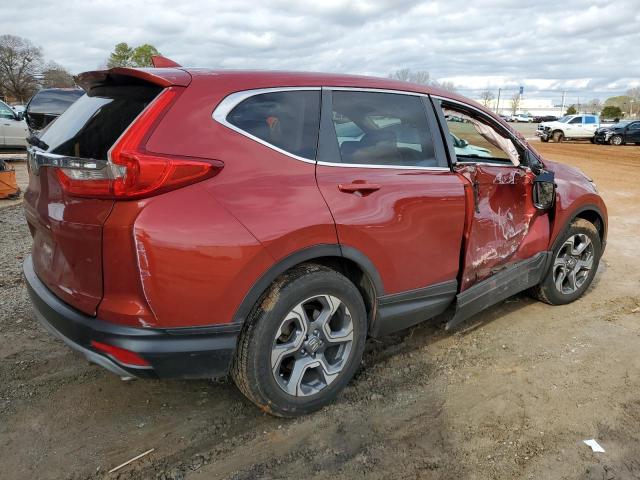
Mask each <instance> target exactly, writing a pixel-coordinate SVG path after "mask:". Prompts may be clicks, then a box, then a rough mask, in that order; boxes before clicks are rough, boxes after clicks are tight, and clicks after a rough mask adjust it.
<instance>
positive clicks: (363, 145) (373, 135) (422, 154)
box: [333, 91, 439, 167]
mask: <svg viewBox="0 0 640 480" xmlns="http://www.w3.org/2000/svg"><path fill="white" fill-rule="evenodd" d="M333 124H334V127H335V130H336V135H337V137H338V144H339V146H340V154H341V157H342V163H353V164H365V165H367V164H368V165H398V166H419V167H437V166H439V165H438V162H437V161H436V158H435V153H434V149H433V139H432V137H431V132H430V131H429V127H428V125H427V118H426V115H425V112H424V107H423V105H422V101H421V99H420V98H419V97H415V96H411V95H398V94H393V93H372V92H340V91H335V92H333Z"/></svg>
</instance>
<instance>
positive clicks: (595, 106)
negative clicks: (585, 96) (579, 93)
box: [585, 98, 602, 114]
mask: <svg viewBox="0 0 640 480" xmlns="http://www.w3.org/2000/svg"><path fill="white" fill-rule="evenodd" d="M585 109H586V111H587V113H593V114H596V113H599V112H600V110H602V102H601V101H600V99H598V98H594V99H592V100H589V101H588V102H587V104H586V105H585Z"/></svg>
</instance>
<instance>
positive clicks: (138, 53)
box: [107, 42, 160, 68]
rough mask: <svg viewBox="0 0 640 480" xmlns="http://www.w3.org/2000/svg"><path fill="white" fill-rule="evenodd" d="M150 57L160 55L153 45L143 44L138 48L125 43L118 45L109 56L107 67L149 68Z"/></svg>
mask: <svg viewBox="0 0 640 480" xmlns="http://www.w3.org/2000/svg"><path fill="white" fill-rule="evenodd" d="M152 55H160V52H158V49H157V48H156V47H154V46H153V45H150V44H148V43H145V44H144V45H140V46H138V47H135V48H133V47H130V46H129V45H128V44H127V43H126V42H121V43H118V44H117V45H116V46H115V48H114V49H113V52H111V54H110V55H109V59H108V60H107V66H108V67H109V68H113V67H151V66H153V64H152V63H151V56H152Z"/></svg>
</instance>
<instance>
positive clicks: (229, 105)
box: [211, 87, 321, 164]
mask: <svg viewBox="0 0 640 480" xmlns="http://www.w3.org/2000/svg"><path fill="white" fill-rule="evenodd" d="M320 90H321V87H273V88H256V89H252V90H242V91H240V92H235V93H231V94H229V95H227V96H226V97H224V98H223V99H222V101H221V102H220V103H219V104H218V106H217V107H216V108H215V109H214V110H213V113H212V115H211V116H212V117H213V119H214V120H215V121H216V122H218V123H219V124H221V125H224V126H225V127H227V128H230V129H231V130H233V131H234V132H238V133H239V134H241V135H244V136H245V137H247V138H250V139H251V140H254V141H256V142H258V143H260V144H262V145H264V146H265V147H269V148H270V149H272V150H275V151H276V152H279V153H281V154H283V155H286V156H288V157H291V158H294V159H296V160H300V161H301V162H305V163H314V164H315V163H316V161H315V159H311V158H305V157H300V156H298V155H295V154H293V153H290V152H287V151H286V150H283V149H282V148H280V147H276V146H275V145H273V144H271V143H269V142H267V141H265V140H263V139H261V138H258V137H256V136H255V135H252V134H250V133H249V132H247V131H246V130H242V129H241V128H240V127H237V126H235V125H233V124H232V123H231V122H229V121H228V120H227V116H228V115H229V113H231V110H233V109H234V108H235V107H236V106H238V105H239V104H240V103H241V102H243V101H244V100H246V99H247V98H251V97H254V96H256V95H261V94H264V93H277V92H300V91H315V92H319V91H320Z"/></svg>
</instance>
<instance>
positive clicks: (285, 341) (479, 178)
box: [24, 60, 607, 416]
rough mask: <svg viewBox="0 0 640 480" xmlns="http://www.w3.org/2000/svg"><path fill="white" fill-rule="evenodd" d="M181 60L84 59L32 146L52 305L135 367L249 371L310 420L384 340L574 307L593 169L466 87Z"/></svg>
mask: <svg viewBox="0 0 640 480" xmlns="http://www.w3.org/2000/svg"><path fill="white" fill-rule="evenodd" d="M161 62H162V64H163V65H165V67H164V68H150V69H129V68H114V69H111V70H106V71H97V72H88V73H84V74H81V75H80V76H79V83H80V84H81V85H82V87H83V88H84V90H85V92H86V94H85V95H84V96H82V97H81V98H80V99H79V100H78V101H77V102H75V103H74V104H73V105H72V106H71V107H70V108H69V109H68V110H67V111H66V112H65V113H64V114H63V115H61V116H60V117H59V118H58V119H57V120H56V121H55V122H53V123H52V124H51V125H49V126H48V128H47V129H46V130H44V131H43V132H42V133H41V134H40V136H39V138H37V139H32V140H31V141H32V143H33V145H32V146H31V147H30V149H29V171H30V183H29V188H28V191H27V192H26V194H25V213H26V217H27V221H28V224H29V228H30V230H31V234H32V235H33V251H32V255H31V256H30V257H29V258H27V259H26V261H25V263H24V272H25V276H26V279H27V282H28V286H29V292H30V294H31V297H32V300H33V303H34V305H35V309H36V312H37V313H38V317H39V318H40V320H41V321H42V322H43V323H44V325H45V326H46V327H47V328H48V329H49V330H50V331H51V332H52V333H54V334H56V335H58V336H60V337H61V338H62V339H63V340H64V341H65V342H66V343H67V344H68V345H69V346H71V347H72V348H74V349H76V350H78V351H80V352H81V353H83V354H84V355H85V356H86V357H87V358H88V359H89V360H91V361H93V362H95V363H97V364H99V365H101V366H103V367H105V368H107V369H108V370H110V371H112V372H114V373H116V374H118V375H121V376H137V377H152V378H158V377H159V378H165V377H188V378H203V377H204V378H211V377H216V376H221V375H225V374H227V373H231V375H232V376H233V378H234V379H235V381H236V384H237V385H238V387H239V388H240V389H241V390H242V391H243V392H244V394H245V395H246V396H247V397H248V398H249V399H251V400H252V401H253V402H255V403H256V404H257V405H258V406H260V407H261V408H263V409H264V410H265V411H268V412H270V413H273V414H276V415H282V416H294V415H298V414H301V413H306V412H310V411H313V410H315V409H318V408H320V407H321V406H323V405H325V404H327V403H328V402H329V401H331V400H332V399H333V398H334V397H335V396H336V394H337V393H338V392H339V391H340V390H341V389H342V388H344V386H345V385H346V384H347V382H348V381H349V380H350V378H351V377H352V376H353V374H354V372H355V371H356V369H357V368H358V365H359V364H360V360H361V356H362V352H363V349H364V344H365V340H366V338H367V337H369V336H373V337H375V336H379V335H384V334H386V333H389V332H394V331H397V330H401V329H404V328H407V327H410V326H412V325H415V324H417V323H418V322H421V321H423V320H426V319H428V318H430V317H433V316H435V315H438V314H440V313H442V312H443V311H445V310H446V309H447V308H449V307H450V308H451V311H452V315H451V317H450V320H449V322H448V324H447V326H448V327H449V328H450V327H452V326H455V325H456V324H458V323H459V322H461V321H463V320H465V319H466V318H468V317H470V316H471V315H473V314H474V313H476V312H478V311H480V310H482V309H484V308H486V307H488V306H490V305H492V304H494V303H496V302H499V301H501V300H503V299H505V298H507V297H509V296H510V295H513V294H515V293H518V292H520V291H523V290H526V289H529V290H530V291H531V292H532V293H533V294H534V295H535V296H536V297H537V298H539V299H541V300H543V301H545V302H547V303H549V304H552V305H558V304H564V303H568V302H571V301H573V300H575V299H577V298H578V297H580V296H581V295H582V294H583V293H584V291H585V290H586V289H587V288H588V286H589V284H590V283H591V281H592V279H593V277H594V275H595V273H596V270H597V267H598V262H599V260H600V257H601V255H602V252H603V249H604V246H605V240H606V232H607V214H606V209H605V206H604V204H603V202H602V199H601V198H600V196H599V195H598V193H597V191H596V187H595V185H594V184H593V183H592V181H591V180H590V179H589V178H587V177H586V176H585V175H584V174H583V173H581V172H580V171H579V170H577V169H576V168H573V167H569V166H567V165H561V164H558V163H553V162H551V161H548V160H543V159H541V158H540V156H539V154H538V153H536V151H535V150H534V149H533V148H532V147H531V146H530V145H529V144H528V143H527V142H526V141H525V140H524V139H523V138H522V137H521V136H520V135H519V134H518V133H516V132H514V131H513V130H511V129H510V127H509V126H508V125H507V124H506V123H504V122H503V121H502V120H501V119H500V118H499V117H497V116H496V115H494V114H493V113H491V112H490V111H488V110H486V109H485V108H483V107H481V106H480V105H478V104H476V103H474V102H472V101H470V100H468V99H465V98H463V97H460V96H458V95H455V94H452V93H450V92H445V91H442V90H438V89H435V88H431V87H427V86H424V85H413V84H409V83H404V82H398V81H394V80H389V79H381V78H366V77H356V76H347V75H328V74H309V73H285V72H255V71H254V72H239V71H233V72H231V71H226V72H225V71H213V70H205V69H183V68H181V67H179V66H178V65H175V64H173V63H171V62H169V61H167V60H161ZM448 119H451V121H449V120H448ZM454 119H455V121H453V120H454Z"/></svg>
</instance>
